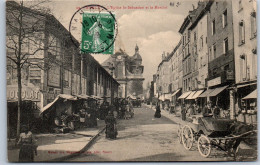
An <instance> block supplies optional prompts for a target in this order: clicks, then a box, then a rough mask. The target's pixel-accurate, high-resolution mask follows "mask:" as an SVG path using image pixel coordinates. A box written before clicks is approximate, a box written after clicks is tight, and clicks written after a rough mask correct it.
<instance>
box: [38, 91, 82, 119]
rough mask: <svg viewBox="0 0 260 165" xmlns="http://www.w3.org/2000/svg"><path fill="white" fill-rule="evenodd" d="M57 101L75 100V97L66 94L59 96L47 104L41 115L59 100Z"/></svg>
mask: <svg viewBox="0 0 260 165" xmlns="http://www.w3.org/2000/svg"><path fill="white" fill-rule="evenodd" d="M59 99H66V100H77V97H75V96H72V95H67V94H59V95H58V96H57V97H56V98H55V99H54V100H53V101H52V102H51V103H49V104H47V105H46V106H44V107H43V108H42V109H41V114H42V113H43V112H44V111H46V110H47V109H49V108H50V107H52V106H54V104H55V103H56V102H57V101H58V100H59Z"/></svg>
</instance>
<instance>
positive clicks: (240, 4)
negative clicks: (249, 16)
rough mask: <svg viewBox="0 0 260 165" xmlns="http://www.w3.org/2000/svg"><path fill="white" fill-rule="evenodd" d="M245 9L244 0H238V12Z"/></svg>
mask: <svg viewBox="0 0 260 165" xmlns="http://www.w3.org/2000/svg"><path fill="white" fill-rule="evenodd" d="M242 9H243V6H242V0H239V1H238V12H239V11H240V10H242Z"/></svg>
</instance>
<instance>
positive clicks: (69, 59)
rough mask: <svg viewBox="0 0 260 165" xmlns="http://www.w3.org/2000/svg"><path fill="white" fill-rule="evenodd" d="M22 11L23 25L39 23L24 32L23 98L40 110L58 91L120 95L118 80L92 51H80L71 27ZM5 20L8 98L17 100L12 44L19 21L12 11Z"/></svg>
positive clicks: (12, 5) (12, 7) (11, 5)
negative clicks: (71, 33) (93, 55)
mask: <svg viewBox="0 0 260 165" xmlns="http://www.w3.org/2000/svg"><path fill="white" fill-rule="evenodd" d="M20 8H21V7H20V6H19V5H18V4H17V3H12V2H10V3H7V10H9V9H10V10H11V11H14V12H15V11H18V10H20ZM23 11H24V15H23V20H24V22H23V24H24V26H26V27H28V28H29V27H30V26H31V25H35V22H37V25H39V26H37V27H31V28H32V29H33V30H32V31H29V32H27V33H26V34H25V36H26V37H27V38H28V39H24V40H21V42H22V43H23V44H22V52H21V57H24V58H25V59H26V61H25V60H24V61H22V62H23V63H24V64H23V65H22V67H21V69H22V71H21V73H22V76H21V81H22V100H31V101H33V102H35V104H36V105H37V107H38V109H41V108H42V107H44V106H45V105H46V104H48V103H50V102H52V101H53V100H54V99H55V98H56V96H57V95H59V94H70V95H79V94H86V95H96V96H101V97H103V96H108V95H109V97H111V98H113V97H114V96H117V92H118V90H117V88H118V86H119V84H118V83H117V81H116V80H115V79H114V78H113V77H112V76H111V75H110V74H109V73H108V72H107V71H106V70H105V69H104V68H102V66H101V65H100V64H99V63H98V62H97V61H96V60H95V59H94V58H93V57H92V56H91V55H90V54H80V52H78V49H77V47H76V46H77V45H79V43H78V42H77V41H76V40H75V38H73V40H74V41H72V39H71V37H70V34H69V32H68V30H67V29H66V28H65V27H64V26H63V25H62V24H61V23H60V22H59V21H58V20H57V19H56V18H55V17H54V16H52V15H49V14H43V13H40V12H38V11H34V10H32V9H28V8H26V7H23ZM6 19H7V24H6V25H7V33H6V38H7V51H6V52H7V55H6V56H7V100H8V101H10V102H14V101H17V99H18V96H17V91H18V86H17V82H18V78H17V67H16V64H15V63H14V59H15V55H17V54H16V50H15V49H13V46H14V45H15V43H18V40H17V38H18V37H17V35H16V34H14V33H13V29H12V27H13V26H12V24H17V22H15V21H14V19H15V18H14V17H13V15H12V13H8V12H7V16H6ZM11 20H12V21H13V22H11ZM8 21H9V22H8ZM11 23H12V24H11ZM27 34H28V35H27ZM75 44H76V45H75ZM32 52H33V53H32Z"/></svg>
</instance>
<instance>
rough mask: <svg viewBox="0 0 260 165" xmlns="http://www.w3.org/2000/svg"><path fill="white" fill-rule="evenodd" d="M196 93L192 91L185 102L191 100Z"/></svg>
mask: <svg viewBox="0 0 260 165" xmlns="http://www.w3.org/2000/svg"><path fill="white" fill-rule="evenodd" d="M195 93H196V91H192V92H191V93H190V94H189V96H188V97H187V98H186V100H191V99H192V97H193V95H194V94H195Z"/></svg>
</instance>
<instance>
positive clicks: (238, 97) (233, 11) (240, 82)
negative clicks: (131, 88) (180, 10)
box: [150, 0, 257, 121]
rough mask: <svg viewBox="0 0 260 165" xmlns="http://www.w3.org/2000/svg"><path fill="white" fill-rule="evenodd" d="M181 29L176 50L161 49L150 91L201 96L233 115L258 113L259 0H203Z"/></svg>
mask: <svg viewBox="0 0 260 165" xmlns="http://www.w3.org/2000/svg"><path fill="white" fill-rule="evenodd" d="M179 33H180V35H181V39H180V41H179V42H178V44H177V45H176V46H175V48H174V50H173V51H172V52H171V53H167V54H165V53H164V54H163V55H162V61H161V63H160V64H159V65H158V69H157V73H156V74H155V75H154V76H153V81H152V88H153V89H154V90H150V95H151V97H156V98H158V99H159V100H161V101H162V102H167V101H168V102H169V103H171V104H173V105H178V104H179V103H184V102H186V103H187V102H188V103H193V102H196V103H198V104H199V105H200V106H201V107H203V106H205V104H206V103H207V102H208V101H211V102H212V103H213V105H218V106H219V107H221V108H222V109H225V110H228V111H229V113H230V117H231V118H232V119H233V118H239V115H240V114H247V113H253V114H255V113H256V97H257V92H256V89H257V84H256V82H257V37H256V36H257V26H256V2H255V0H243V1H242V0H221V1H215V0H204V1H200V2H198V5H197V8H194V9H193V10H192V11H189V13H188V15H187V16H186V18H185V19H184V21H183V23H182V25H181V27H180V29H179ZM242 118H243V119H242ZM242 118H241V120H243V121H245V120H249V119H245V118H244V116H243V117H242ZM251 121H252V120H251Z"/></svg>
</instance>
